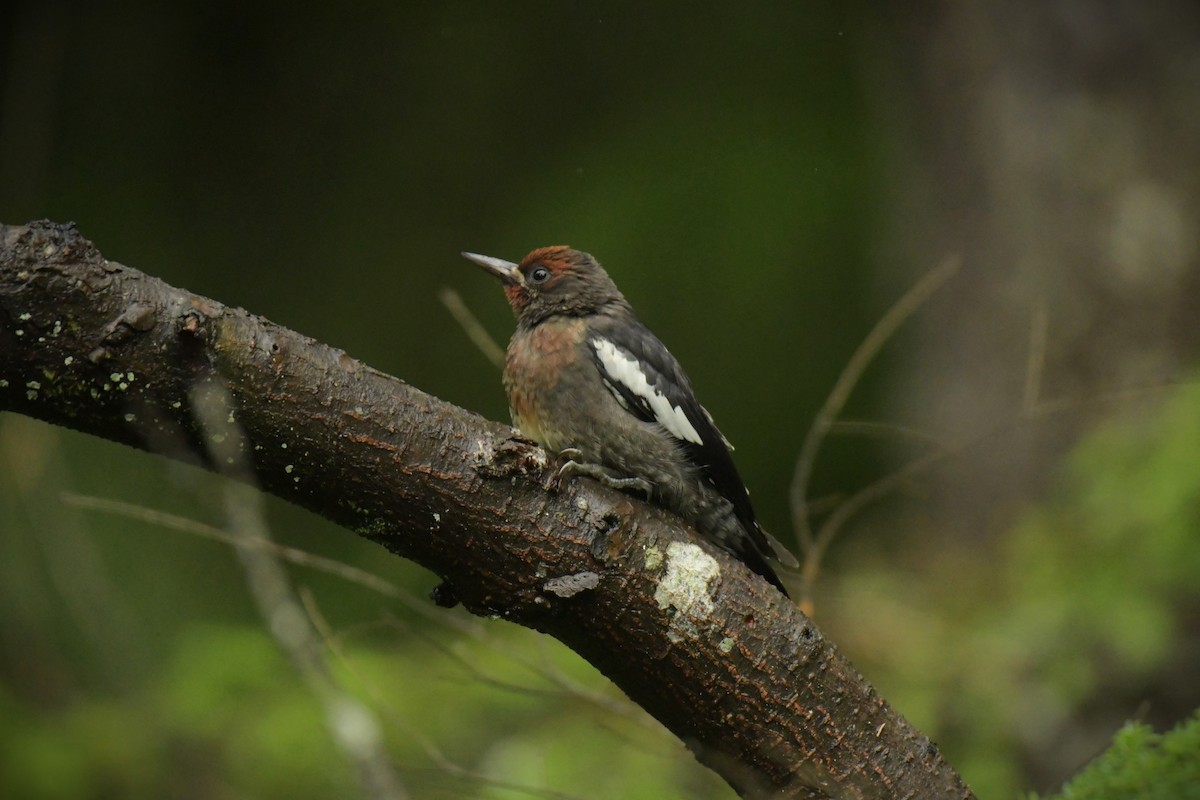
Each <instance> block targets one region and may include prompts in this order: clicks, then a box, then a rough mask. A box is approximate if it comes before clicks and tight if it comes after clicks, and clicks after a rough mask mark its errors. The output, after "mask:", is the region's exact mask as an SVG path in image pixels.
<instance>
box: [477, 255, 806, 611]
mask: <svg viewBox="0 0 1200 800" xmlns="http://www.w3.org/2000/svg"><path fill="white" fill-rule="evenodd" d="M463 255H464V256H465V257H466V258H468V259H469V260H471V261H473V262H475V263H476V264H478V265H479V266H481V267H483V268H484V269H486V270H487V271H488V272H490V273H492V274H493V275H495V276H496V277H497V278H499V279H500V281H501V282H502V283H503V284H504V292H505V294H506V295H508V302H509V303H510V304H511V305H512V308H513V311H514V312H515V313H516V316H517V330H516V333H514V334H513V337H512V341H510V342H509V345H508V356H507V358H506V360H505V366H504V387H505V389H506V390H507V392H508V404H509V408H510V410H511V411H512V418H513V425H514V426H515V427H516V428H517V429H518V430H520V431H521V433H522V434H524V435H525V436H528V437H530V438H531V439H533V440H534V441H536V442H537V443H538V444H540V445H542V446H543V447H545V448H546V449H547V450H549V451H551V452H552V453H558V454H561V455H562V457H563V458H565V459H566V461H565V463H564V465H563V474H566V473H581V474H585V475H588V476H590V477H593V478H597V479H598V480H600V481H602V482H603V483H605V484H607V485H609V486H614V487H616V488H620V489H634V490H638V491H640V492H643V493H644V494H645V495H646V496H647V497H648V498H649V499H650V501H651V502H654V503H656V504H658V505H660V506H663V507H665V508H667V509H670V510H671V511H673V512H675V513H676V514H678V515H679V516H680V517H682V518H683V519H685V520H687V521H688V522H689V523H691V524H692V526H693V527H695V528H696V530H698V531H699V532H700V533H701V534H703V535H704V536H706V537H707V538H708V539H709V540H711V541H712V542H714V543H716V544H717V545H719V546H720V547H722V548H724V549H725V550H727V551H729V552H730V553H732V554H734V555H735V556H737V557H738V558H740V559H741V560H742V561H743V562H745V563H746V565H747V566H749V567H750V569H752V570H754V571H755V572H757V573H758V574H759V575H761V576H763V577H764V578H766V579H767V580H768V581H770V582H771V583H772V584H774V585H775V586H776V587H777V588H778V589H779V591H781V592H783V593H784V595H786V594H787V590H786V589H785V588H784V586H783V583H782V582H781V581H780V580H779V576H778V575H776V574H775V571H774V570H773V569H772V568H771V566H770V565H769V564H768V563H767V558H768V557H770V556H772V555H774V556H775V557H776V558H778V559H780V560H781V561H784V563H788V564H789V565H795V559H793V558H792V557H791V555H790V554H789V553H787V551H786V550H784V549H783V548H782V547H780V546H779V545H778V544H777V543H775V542H774V540H773V539H772V538H771V537H770V536H769V535H768V534H767V533H766V532H765V531H764V530H763V529H762V528H761V527H760V526H759V524H758V521H757V519H756V518H755V516H754V509H753V508H752V507H751V505H750V496H749V493H748V492H747V491H746V487H745V486H744V485H743V484H742V479H741V477H740V476H739V475H738V471H737V468H736V467H734V465H733V458H732V457H731V456H730V454H729V449H730V448H729V443H728V442H727V441H726V440H725V437H724V436H722V435H721V432H720V431H718V430H717V427H716V425H715V424H713V420H712V417H710V416H709V414H708V412H707V411H705V409H704V407H703V406H701V405H700V403H699V402H697V400H696V397H695V395H694V394H693V392H692V385H691V382H690V381H689V380H688V377H687V375H685V374H684V372H683V369H681V368H680V366H679V363H678V362H677V361H676V360H675V357H674V356H672V355H671V353H670V352H669V351H668V350H667V348H666V347H665V346H664V345H663V343H662V342H660V341H659V340H658V337H656V336H655V335H654V334H653V333H651V332H650V329H649V328H647V327H646V326H645V325H643V324H642V322H641V321H640V320H639V319H638V318H637V316H636V315H635V314H634V313H633V308H632V307H630V305H629V303H628V302H627V301H626V300H625V298H624V296H622V294H621V292H620V291H619V290H618V289H617V287H616V284H614V283H613V281H612V279H611V278H610V277H609V276H608V273H607V272H605V271H604V268H603V267H601V266H600V264H599V262H597V261H596V259H594V258H593V257H592V256H590V255H588V254H587V253H583V252H580V251H578V250H573V249H571V248H569V247H561V246H560V247H543V248H540V249H538V250H534V251H533V252H532V253H530V254H529V255H527V256H525V258H524V259H523V260H522V261H521V263H520V264H514V263H512V262H510V261H504V260H502V259H499V258H492V257H490V256H481V255H476V254H475V253H463Z"/></svg>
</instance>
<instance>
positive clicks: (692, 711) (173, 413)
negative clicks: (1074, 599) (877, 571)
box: [0, 222, 972, 798]
mask: <svg viewBox="0 0 1200 800" xmlns="http://www.w3.org/2000/svg"><path fill="white" fill-rule="evenodd" d="M0 410H7V411H13V412H17V413H21V414H27V415H29V416H31V417H36V418H38V419H42V420H46V421H49V422H52V423H57V424H60V425H65V426H68V427H71V428H75V429H78V430H81V431H85V432H87V433H90V434H93V435H96V436H100V437H103V438H106V439H111V440H113V441H117V442H122V443H124V444H128V445H131V446H133V447H138V448H141V449H144V450H148V451H152V452H156V453H161V454H164V455H167V456H169V457H172V458H177V459H181V460H185V461H190V462H193V463H198V464H201V465H203V466H206V467H207V468H209V469H214V470H218V471H222V472H226V473H228V474H231V475H233V476H235V477H238V478H240V479H243V480H247V481H251V482H253V483H255V484H256V485H257V486H259V487H260V488H261V489H262V490H264V491H267V492H270V493H272V494H275V495H277V496H279V497H283V498H285V499H287V500H290V501H292V502H294V503H297V504H298V505H301V506H303V507H305V508H307V509H310V510H311V511H314V512H316V513H317V514H320V515H321V516H323V517H325V518H327V519H330V520H332V521H334V522H336V523H338V524H340V525H343V526H345V527H348V528H350V529H351V530H353V531H355V532H356V533H358V534H359V535H361V536H364V537H367V538H369V539H371V540H373V541H376V542H379V543H380V544H382V545H384V546H385V547H387V548H388V549H389V550H391V551H392V552H394V553H396V554H398V555H402V556H404V557H406V558H411V559H413V560H414V561H417V562H418V563H420V564H422V565H424V566H425V567H427V568H428V569H430V570H432V571H433V572H435V573H437V574H438V575H440V576H441V577H442V578H443V579H444V580H445V582H446V586H447V587H448V589H449V592H450V593H452V596H453V597H455V598H457V599H458V600H459V601H461V602H462V603H463V604H464V605H465V606H466V607H467V608H468V609H470V610H471V611H473V612H474V613H477V614H488V615H498V616H500V617H503V618H505V619H509V620H512V621H514V622H517V623H519V624H522V625H525V626H528V627H530V628H533V629H535V630H539V631H542V632H545V633H548V634H550V635H552V636H554V637H555V638H557V639H559V640H560V641H562V642H563V643H565V644H566V645H567V646H568V647H570V648H572V649H573V650H575V651H576V652H578V653H580V654H581V655H582V656H583V657H585V658H587V659H588V660H589V661H590V662H591V663H592V664H594V665H595V666H596V667H597V668H598V669H599V670H601V671H602V672H603V673H604V674H605V675H607V676H608V677H609V678H611V679H612V680H613V681H614V682H615V683H616V684H617V685H618V686H620V687H621V688H622V689H623V690H624V691H625V692H626V693H627V694H628V695H629V696H630V697H631V698H632V699H633V700H634V701H636V702H637V703H639V704H640V705H641V706H642V707H644V708H645V709H646V710H647V711H648V712H650V713H651V714H652V715H654V716H655V717H656V718H658V719H659V720H660V721H662V723H663V724H664V725H666V726H667V727H668V728H669V729H670V730H672V731H673V732H674V733H675V734H676V735H678V736H679V737H680V738H682V739H683V740H684V741H685V742H686V743H687V744H688V745H689V746H690V747H691V749H692V750H693V751H694V752H695V754H696V756H697V757H698V758H699V759H700V760H701V761H702V762H704V763H705V764H707V765H709V766H710V767H712V768H713V769H714V770H716V771H717V772H718V773H720V774H721V775H722V776H723V777H725V778H726V779H727V780H728V781H729V782H730V784H732V785H733V786H734V787H735V788H736V789H737V790H738V791H739V793H741V794H742V795H745V796H751V797H761V796H772V797H803V798H825V797H836V798H843V797H844V798H885V797H886V798H918V797H919V798H969V797H972V795H971V792H970V790H969V789H968V788H967V787H966V786H965V785H964V784H963V782H962V781H961V779H960V778H959V776H958V775H957V774H956V773H955V772H954V771H953V770H952V769H951V768H950V767H949V766H948V765H947V764H946V762H945V760H944V759H943V758H942V756H941V754H940V753H939V751H938V749H937V747H936V746H935V745H934V744H933V743H931V742H930V741H929V739H928V738H927V737H925V736H924V735H922V734H921V733H920V732H919V731H917V730H916V729H915V728H913V727H912V726H911V725H910V724H909V723H908V722H907V721H906V720H904V719H903V718H902V717H901V716H900V715H898V714H897V713H896V712H895V711H894V710H893V709H892V708H891V707H890V706H889V705H888V704H887V703H886V702H885V701H884V700H883V699H882V698H880V697H879V696H878V695H877V694H876V693H875V691H874V690H873V689H872V688H871V686H870V685H869V684H867V683H866V681H864V680H863V678H862V676H860V675H859V674H858V672H857V671H856V670H855V669H854V667H853V666H852V665H851V664H850V663H849V662H848V661H847V660H846V659H845V658H844V657H843V656H842V655H841V654H840V653H839V652H838V651H837V649H836V648H835V647H834V645H833V643H832V642H830V641H828V640H827V639H825V637H824V636H822V635H821V633H820V632H819V631H818V630H817V628H816V627H815V626H814V625H813V624H812V622H811V621H810V620H808V619H807V618H806V617H805V616H804V615H803V614H801V613H800V612H799V610H798V609H797V608H796V607H795V606H794V605H792V604H791V603H789V602H787V601H786V600H785V599H784V598H783V597H782V596H781V595H780V594H779V593H778V592H776V591H775V590H774V589H773V588H771V587H770V586H768V585H767V584H766V583H765V582H763V581H762V580H761V579H759V578H758V577H757V576H755V575H753V574H752V573H750V572H749V571H748V570H747V569H746V568H745V567H743V566H742V565H741V564H740V563H738V562H736V561H735V560H733V559H732V558H731V557H729V556H727V555H726V554H724V553H722V552H719V551H716V550H715V549H714V548H712V547H710V546H708V545H707V544H706V543H704V542H702V541H700V540H699V539H698V538H697V537H696V535H695V534H694V533H693V532H692V531H691V530H690V529H688V528H686V527H685V526H684V525H683V524H682V523H681V522H680V521H679V520H678V519H676V518H674V517H672V516H671V515H668V514H665V513H663V512H660V511H658V510H657V509H654V508H651V507H649V506H647V505H645V504H643V503H640V502H638V501H637V500H635V499H632V498H630V497H627V496H624V495H622V494H619V493H615V492H612V491H610V490H607V489H605V488H604V487H601V486H599V485H598V484H595V483H594V482H591V481H588V480H571V481H569V482H567V483H566V484H564V485H563V486H562V487H560V488H559V489H558V490H557V491H548V490H547V489H546V488H545V484H546V482H547V479H548V477H549V474H550V470H549V469H548V464H547V459H546V454H545V453H544V452H543V451H542V450H541V449H540V448H538V447H537V446H536V445H534V444H532V443H530V442H528V441H525V440H522V439H520V438H517V437H516V436H515V434H514V432H513V431H512V430H511V429H510V428H508V427H507V426H503V425H498V424H496V423H492V422H488V421H486V420H484V419H482V418H480V417H478V416H477V415H475V414H472V413H470V412H467V411H464V410H462V409H460V408H457V407H455V406H452V405H450V404H448V403H444V402H442V401H440V400H438V399H437V398H434V397H430V396H429V395H426V394H424V393H422V392H420V391H418V390H417V389H414V388H413V387H411V386H408V385H407V384H405V383H404V382H403V381H400V380H397V379H396V378H392V377H389V376H387V375H384V374H382V373H380V372H377V371H375V370H373V369H371V368H369V367H367V366H365V365H363V364H361V363H359V362H358V361H356V360H354V359H353V358H350V357H349V356H347V355H346V354H345V353H343V352H341V351H339V350H336V349H334V348H332V347H328V346H326V345H323V344H321V343H319V342H315V341H313V340H312V339H308V338H306V337H304V336H301V335H299V334H296V333H294V332H292V331H289V330H286V329H284V328H281V327H279V326H278V325H274V324H272V323H271V322H268V321H267V320H265V319H262V318H261V317H257V316H255V315H253V314H250V313H248V312H246V311H243V310H241V309H232V308H227V307H226V306H223V305H221V304H220V303H217V302H214V301H212V300H207V299H205V298H202V297H198V296H196V295H193V294H190V293H188V292H186V291H183V290H180V289H175V288H172V287H170V286H168V285H166V284H165V283H163V282H162V281H159V280H157V279H155V278H152V277H149V276H147V275H144V274H142V273H140V272H138V271H136V270H133V269H130V268H128V267H125V266H122V265H120V264H116V263H114V262H111V261H108V260H106V259H105V258H104V257H103V256H102V255H101V254H100V252H99V251H98V250H97V249H96V248H95V247H94V246H93V245H92V244H91V243H90V242H88V241H87V240H85V239H84V238H82V237H81V236H80V235H79V233H78V232H77V231H76V229H75V228H74V226H73V225H59V224H54V223H50V222H39V223H32V224H30V225H28V226H20V227H6V226H0Z"/></svg>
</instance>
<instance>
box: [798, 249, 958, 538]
mask: <svg viewBox="0 0 1200 800" xmlns="http://www.w3.org/2000/svg"><path fill="white" fill-rule="evenodd" d="M959 263H960V262H959V259H958V257H957V256H951V257H949V258H947V259H946V260H945V261H943V262H942V263H941V265H939V266H938V267H936V268H935V269H933V270H930V271H929V272H927V273H926V274H925V275H924V276H923V277H922V278H921V279H920V280H919V281H917V283H916V284H914V285H913V287H912V288H911V289H909V290H908V291H907V292H905V293H904V295H903V296H902V297H901V298H900V299H899V300H897V301H896V303H895V305H893V306H892V307H891V308H890V309H888V311H887V313H886V314H884V315H883V316H882V317H880V319H879V321H878V322H876V323H875V327H873V328H872V329H871V331H870V333H868V334H867V337H866V338H865V339H863V341H862V344H860V345H859V346H858V349H857V350H855V351H854V354H853V355H852V356H851V357H850V360H849V361H847V362H846V366H845V367H844V368H843V369H842V373H841V375H839V376H838V379H837V381H836V382H835V383H834V385H833V389H832V390H831V391H830V392H829V396H828V397H826V398H825V404H824V405H823V406H821V410H820V411H818V412H817V416H816V417H815V418H814V419H813V423H812V425H811V426H810V427H809V429H808V434H807V435H806V436H805V437H804V443H803V444H802V445H801V446H800V455H799V456H798V457H797V459H796V468H795V472H794V473H793V476H792V487H791V505H792V524H793V527H794V528H795V531H796V535H797V536H798V537H799V540H800V546H801V549H802V550H803V551H805V552H807V551H808V550H809V549H810V548H811V547H812V546H813V542H814V536H813V531H812V525H811V523H810V521H809V518H808V507H807V502H806V498H807V497H808V487H809V483H810V481H811V479H812V473H813V468H814V467H815V465H816V461H817V454H818V453H819V452H820V449H821V445H822V443H823V442H824V441H825V436H826V434H827V433H828V432H829V429H830V428H831V427H832V426H833V423H834V421H835V420H836V419H837V416H838V414H840V413H841V412H842V409H843V408H845V406H846V401H847V400H849V399H850V393H851V392H852V391H853V390H854V387H855V386H856V385H857V384H858V381H859V379H860V378H861V377H862V374H863V372H864V371H866V368H867V366H868V365H869V364H870V363H871V361H872V360H873V359H874V358H875V356H876V354H878V353H879V351H880V349H881V348H882V347H883V345H884V344H885V343H886V342H887V341H888V339H890V338H891V337H892V335H893V334H894V333H895V332H896V329H897V328H899V327H900V325H901V324H903V323H904V321H905V320H906V319H908V318H909V317H910V316H911V315H912V314H913V312H914V311H916V310H917V309H918V308H920V307H921V305H922V304H923V303H924V302H925V301H926V300H928V299H929V297H930V295H932V294H933V293H934V292H935V291H937V289H938V288H939V287H940V286H941V285H942V284H944V283H945V282H946V281H947V280H949V279H950V277H951V276H952V275H954V273H955V272H957V271H958V268H959Z"/></svg>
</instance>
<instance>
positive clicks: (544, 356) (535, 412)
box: [504, 318, 586, 450]
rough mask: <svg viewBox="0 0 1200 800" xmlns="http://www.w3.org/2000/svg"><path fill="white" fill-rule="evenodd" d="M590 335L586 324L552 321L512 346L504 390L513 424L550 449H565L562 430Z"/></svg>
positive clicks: (520, 334) (519, 333) (524, 334)
mask: <svg viewBox="0 0 1200 800" xmlns="http://www.w3.org/2000/svg"><path fill="white" fill-rule="evenodd" d="M585 332H586V323H585V322H584V321H583V320H582V319H577V318H571V319H562V320H549V321H546V322H543V323H542V324H541V325H538V326H537V327H535V328H533V329H530V330H518V331H517V333H516V334H515V335H514V336H513V338H512V341H511V342H509V345H508V356H507V358H506V359H505V365H504V387H505V390H506V391H507V392H508V405H509V409H510V410H511V411H512V417H513V424H514V425H516V426H517V428H519V429H520V431H521V433H523V434H524V435H526V436H528V437H529V438H531V439H533V440H534V441H536V442H538V443H539V444H541V445H542V446H543V447H546V448H548V449H551V450H556V449H561V448H562V447H564V446H565V444H566V443H565V442H562V441H560V440H561V439H562V438H563V435H564V433H563V430H562V427H563V422H564V421H565V419H566V418H569V413H570V409H569V404H570V394H571V386H570V381H571V380H572V378H573V376H574V375H575V374H576V372H577V370H576V368H577V366H578V364H579V362H580V359H581V355H582V344H583V340H584V336H585ZM580 388H582V387H580ZM564 415H568V416H564Z"/></svg>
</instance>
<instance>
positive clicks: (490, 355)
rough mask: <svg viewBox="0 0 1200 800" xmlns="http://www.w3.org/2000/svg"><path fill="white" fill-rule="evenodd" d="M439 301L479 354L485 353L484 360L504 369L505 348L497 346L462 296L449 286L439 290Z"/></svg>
mask: <svg viewBox="0 0 1200 800" xmlns="http://www.w3.org/2000/svg"><path fill="white" fill-rule="evenodd" d="M438 299H439V300H441V301H442V305H444V306H445V307H446V310H447V311H449V312H450V316H452V317H454V320H455V322H457V323H458V324H459V326H460V327H461V328H462V329H463V331H464V332H465V333H466V334H467V337H468V338H469V339H470V340H471V341H472V342H473V343H474V344H475V346H476V347H477V348H479V352H481V353H483V355H484V358H486V359H487V360H488V361H490V362H492V366H494V367H495V368H496V369H500V368H502V367H503V366H504V348H503V347H501V346H500V345H498V344H496V340H495V339H493V338H492V337H491V334H489V333H488V332H487V329H486V328H484V327H483V324H482V323H481V322H480V321H479V318H478V317H476V316H475V315H474V314H473V313H471V309H469V308H467V304H466V303H464V302H463V299H462V295H460V294H459V293H458V292H456V291H454V290H453V289H451V288H450V287H449V286H443V287H442V288H441V289H439V290H438Z"/></svg>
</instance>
